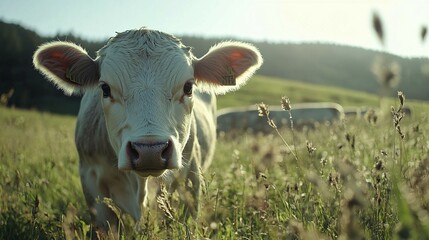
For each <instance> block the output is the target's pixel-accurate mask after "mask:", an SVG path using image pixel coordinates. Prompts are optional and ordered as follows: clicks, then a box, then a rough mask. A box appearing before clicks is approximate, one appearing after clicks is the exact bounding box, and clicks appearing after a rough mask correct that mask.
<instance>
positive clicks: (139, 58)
mask: <svg viewBox="0 0 429 240" xmlns="http://www.w3.org/2000/svg"><path fill="white" fill-rule="evenodd" d="M33 62H34V66H35V67H36V68H37V69H38V70H40V71H41V72H42V73H43V74H44V75H45V76H46V77H47V78H48V79H49V80H50V81H52V82H53V83H54V84H55V85H57V86H58V87H59V88H60V89H62V90H64V92H65V93H67V94H72V93H73V92H84V96H83V98H82V102H81V108H80V111H79V115H78V120H77V126H76V146H77V150H78V152H79V158H80V170H79V172H80V176H81V182H82V187H83V192H84V194H85V198H86V201H87V204H88V206H89V209H90V213H91V216H92V219H93V222H94V224H95V226H97V227H99V228H101V229H107V226H108V222H109V223H110V226H113V227H116V225H117V221H118V219H117V218H116V216H115V214H114V213H113V212H112V211H111V210H110V209H109V208H108V207H107V206H106V205H105V204H103V203H102V202H100V201H96V199H98V198H101V199H102V198H104V197H108V198H111V199H112V200H113V201H114V203H115V204H116V205H118V206H119V207H120V208H121V209H123V210H124V211H125V212H127V213H129V214H131V215H132V217H133V218H134V219H136V220H138V219H139V218H140V214H141V205H142V203H143V204H144V203H145V202H146V201H145V200H146V198H147V191H150V190H151V189H147V179H148V177H149V176H153V177H160V179H161V180H163V181H164V182H165V184H166V185H167V186H169V187H170V188H174V187H172V186H174V185H176V184H177V180H178V179H179V178H177V177H175V176H178V175H180V179H182V181H183V178H184V179H185V180H186V182H188V181H191V182H192V184H189V185H191V186H192V187H189V186H188V184H186V185H187V186H188V187H189V189H187V190H188V191H190V192H191V193H192V194H191V195H192V196H193V201H191V202H193V204H187V205H186V203H185V206H186V207H185V209H187V210H186V211H189V213H190V214H192V215H194V214H196V212H197V210H198V195H199V188H200V169H205V168H206V167H207V166H208V165H209V164H210V162H211V159H212V156H213V152H214V146H215V141H216V130H215V129H216V120H215V109H216V102H215V100H216V99H215V94H223V93H226V92H228V91H233V90H236V89H238V88H239V87H240V86H241V85H243V84H244V83H245V82H246V81H247V80H248V78H249V77H250V76H251V75H252V74H253V73H254V72H255V70H257V69H258V68H259V67H260V65H261V64H262V58H261V55H260V53H259V52H258V50H257V49H256V48H255V47H253V46H251V45H249V44H245V43H238V42H223V43H220V44H218V45H216V46H214V47H212V48H211V49H210V50H209V51H208V53H207V54H206V55H205V56H203V57H202V58H200V59H197V58H196V57H194V56H193V54H192V53H191V49H190V48H189V47H186V46H184V45H183V44H182V43H181V42H180V40H178V39H177V38H175V37H173V36H171V35H168V34H165V33H162V32H159V31H153V30H148V29H145V28H142V29H138V30H129V31H126V32H123V33H119V34H117V35H116V36H115V37H113V38H111V39H110V40H109V41H108V43H107V44H106V46H104V47H103V48H102V49H100V50H99V51H98V53H97V58H96V59H95V60H93V59H91V58H90V57H89V56H88V55H87V53H86V52H85V50H84V49H82V48H81V47H79V46H77V45H75V44H73V43H66V42H52V43H47V44H45V45H42V46H40V47H39V49H38V50H37V51H36V53H35V54H34V61H33ZM97 86H98V87H97ZM173 169H176V171H172V170H173ZM177 173H178V174H177ZM173 174H174V176H173ZM170 190H171V189H170Z"/></svg>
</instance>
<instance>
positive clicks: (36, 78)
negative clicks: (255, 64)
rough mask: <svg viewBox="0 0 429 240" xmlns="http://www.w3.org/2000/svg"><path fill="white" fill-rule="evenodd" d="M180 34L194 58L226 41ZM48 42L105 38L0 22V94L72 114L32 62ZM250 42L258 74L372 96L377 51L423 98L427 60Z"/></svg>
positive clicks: (413, 94) (92, 50)
mask: <svg viewBox="0 0 429 240" xmlns="http://www.w3.org/2000/svg"><path fill="white" fill-rule="evenodd" d="M179 37H180V36H179ZM180 38H181V39H182V41H183V43H184V44H185V45H188V46H191V47H192V48H193V52H194V55H195V56H197V57H201V56H203V55H204V54H205V53H206V52H207V50H208V49H209V48H210V47H211V46H213V45H214V44H216V43H217V42H220V41H222V40H228V39H220V38H219V39H215V38H202V37H194V36H181V37H180ZM53 40H64V41H71V42H75V43H78V44H80V45H81V46H82V47H84V48H85V49H86V50H87V51H88V53H89V54H90V55H91V56H92V57H95V55H96V51H97V50H98V49H100V48H101V47H102V46H103V45H104V44H105V41H102V42H95V41H88V40H85V39H82V38H78V37H75V36H73V35H71V34H66V35H57V36H54V37H43V36H40V35H38V34H37V33H36V32H34V31H31V30H28V29H25V28H23V27H21V26H20V25H17V24H11V23H6V22H3V21H1V20H0V46H2V47H1V48H0V95H1V94H5V93H7V92H9V91H10V90H11V89H13V90H14V92H13V95H12V96H11V97H10V99H9V100H8V105H13V106H16V107H20V108H35V109H39V110H45V111H52V112H57V113H66V114H75V113H77V111H78V108H79V102H80V96H72V97H68V96H64V94H63V93H62V92H61V91H59V90H57V89H56V88H55V87H53V86H52V84H51V83H49V82H48V81H46V80H44V79H43V76H42V75H41V74H39V73H38V72H36V71H35V70H34V68H33V66H32V55H33V53H34V51H35V50H36V48H37V46H39V45H40V44H43V43H45V42H47V41H53ZM253 44H254V45H256V47H258V48H259V50H260V51H261V53H262V55H263V57H264V65H263V66H262V68H261V69H260V70H259V71H258V74H261V75H266V76H273V77H279V78H287V79H292V80H297V81H301V82H306V83H313V84H321V85H330V86H337V87H343V88H348V89H353V90H359V91H365V92H369V93H376V94H377V93H378V92H379V91H380V86H379V83H378V82H377V81H376V77H375V75H374V73H373V72H372V65H373V63H374V61H375V59H376V57H377V56H380V55H382V56H383V57H384V58H385V59H386V60H387V61H388V62H396V63H397V64H398V65H399V66H400V69H401V70H400V74H401V76H400V82H399V84H398V85H397V87H396V88H397V89H400V90H402V91H403V92H404V93H405V94H406V96H407V98H411V99H420V100H429V94H428V93H427V91H428V89H427V86H429V75H425V74H424V73H423V72H424V71H422V69H425V68H428V67H429V60H428V59H427V58H402V57H399V56H395V55H391V54H386V53H380V52H376V51H372V50H366V49H362V48H356V47H348V46H339V45H331V44H319V43H302V44H290V43H269V42H253ZM394 92H395V89H391V94H393V93H394ZM285 95H287V93H285Z"/></svg>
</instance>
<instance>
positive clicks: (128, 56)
mask: <svg viewBox="0 0 429 240" xmlns="http://www.w3.org/2000/svg"><path fill="white" fill-rule="evenodd" d="M98 56H99V61H100V65H101V75H102V76H101V77H102V78H103V75H104V77H106V75H108V76H110V77H117V78H118V77H119V78H124V79H141V78H142V77H143V78H145V79H148V80H149V81H150V80H154V81H157V80H158V81H159V79H156V78H161V79H165V78H168V80H169V81H180V78H183V77H186V75H192V71H191V70H192V60H193V58H194V57H193V55H192V53H191V51H190V48H189V47H186V46H185V45H183V44H182V43H181V42H180V40H178V39H177V38H175V37H173V36H171V35H168V34H165V33H162V32H159V31H153V30H147V29H139V30H130V31H126V32H123V33H119V34H118V35H117V36H115V37H113V38H111V39H110V40H109V42H108V43H107V44H106V46H104V47H103V48H102V49H100V51H99V52H98ZM112 75H113V76H112ZM115 75H116V76H115ZM139 75H143V76H139ZM188 77H189V76H188ZM176 78H179V79H176Z"/></svg>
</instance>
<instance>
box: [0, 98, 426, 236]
mask: <svg viewBox="0 0 429 240" xmlns="http://www.w3.org/2000/svg"><path fill="white" fill-rule="evenodd" d="M392 103H393V102H392ZM393 105H394V108H395V111H396V110H398V109H399V106H400V102H399V100H396V103H394V104H393ZM414 106H415V107H414ZM292 108H293V102H292ZM411 109H412V110H414V109H426V110H428V109H429V107H428V105H427V104H426V105H425V104H420V105H414V104H411ZM375 114H376V113H375ZM292 117H293V116H292ZM427 118H428V111H420V112H418V111H414V112H413V116H405V117H403V118H402V119H401V120H400V121H399V122H398V123H395V122H394V120H393V118H392V115H391V114H386V115H381V116H377V118H376V119H377V120H376V121H374V115H373V116H367V117H364V118H352V119H345V120H344V121H341V122H336V123H321V124H317V125H316V126H315V127H314V128H304V129H302V130H300V131H297V130H292V129H290V128H286V129H278V130H279V134H280V135H281V136H282V138H283V140H282V139H281V138H280V137H279V135H278V134H277V133H276V131H274V130H273V134H272V135H258V134H256V135H254V134H251V133H236V134H234V133H228V134H220V136H219V138H218V143H217V151H216V155H215V159H214V161H213V164H212V166H211V167H210V168H209V169H208V171H206V172H205V173H203V186H202V196H201V199H200V202H201V207H200V216H199V218H198V219H197V220H193V219H189V220H188V221H184V220H183V218H182V217H181V212H182V210H181V207H182V206H181V205H180V204H179V202H180V196H178V194H177V193H173V194H167V193H166V194H164V195H161V196H160V198H158V199H156V198H151V199H150V208H148V209H147V210H145V211H144V213H143V216H142V219H141V221H140V222H139V223H138V224H137V225H136V226H135V225H134V223H133V222H132V221H131V220H130V218H129V216H127V215H124V214H121V213H119V211H118V214H119V215H120V218H121V221H122V223H123V224H124V226H125V229H124V232H123V234H124V235H122V236H121V235H118V234H111V235H109V236H106V238H123V239H130V238H132V237H133V238H135V239H204V238H207V239H404V238H414V239H427V238H429V218H428V216H429V215H428V210H429V194H428V191H427V186H428V184H429V177H428V176H429V175H428V173H429V136H428V134H429V123H428V119H427ZM74 124H75V119H74V118H73V117H63V116H57V115H51V114H47V113H39V112H34V111H22V110H14V109H5V108H0V129H2V130H1V135H0V136H1V137H0V159H1V162H2V164H1V165H0V177H1V179H2V181H1V182H0V186H1V187H0V239H64V238H68V239H88V238H89V237H90V234H91V229H90V226H89V224H88V223H89V216H88V214H87V211H86V205H85V202H84V199H83V193H82V191H81V186H80V181H79V177H78V170H77V168H78V166H77V165H78V158H77V154H76V150H75V147H74V143H73V132H74V130H73V129H74ZM398 125H399V126H400V130H401V133H402V135H403V137H402V136H401V134H399V132H398V129H397V126H398ZM284 141H286V142H287V143H288V144H289V145H290V148H288V147H287V146H285V144H284ZM294 155H295V156H294ZM112 207H114V204H113V203H112Z"/></svg>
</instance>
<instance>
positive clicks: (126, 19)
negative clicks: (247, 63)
mask: <svg viewBox="0 0 429 240" xmlns="http://www.w3.org/2000/svg"><path fill="white" fill-rule="evenodd" d="M374 12H377V13H378V14H379V16H380V17H381V19H382V21H383V24H384V32H385V39H386V46H385V48H384V50H386V51H387V52H391V53H394V54H398V55H401V56H412V57H416V56H424V57H427V56H429V44H428V43H427V41H426V42H424V43H422V41H421V39H420V30H421V27H422V26H423V25H426V26H427V25H429V24H428V23H429V15H428V14H427V13H428V12H429V2H427V1H419V0H411V1H391V0H380V1H369V0H368V1H364V0H363V1H351V0H342V1H340V0H332V1H317V0H301V1H297V0H295V1H288V0H286V1H280V0H247V1H242V0H217V1H198V0H188V1H168V0H160V1H132V0H127V1H121V2H118V1H114V0H107V1H101V0H95V1H83V0H76V1H58V0H38V1H27V0H13V1H12V0H4V1H1V2H0V19H1V20H3V21H6V22H11V23H18V24H21V25H23V26H24V27H26V28H29V29H31V30H34V31H36V32H37V33H39V34H41V35H43V36H53V35H55V34H57V33H62V34H67V33H72V34H75V35H77V36H79V37H82V38H85V39H89V40H104V39H107V38H108V37H110V36H113V35H114V34H115V32H120V31H124V30H127V29H132V28H139V27H142V26H147V27H149V28H152V29H158V30H161V31H165V32H168V33H172V34H175V35H193V36H205V37H222V38H226V39H229V38H238V39H244V40H257V41H269V42H294V43H296V42H298V43H299V42H326V43H335V44H342V45H351V46H358V47H363V48H369V49H375V50H383V47H382V46H381V44H380V42H379V41H378V39H377V37H376V36H375V34H374V31H373V29H372V23H371V19H372V15H373V13H374Z"/></svg>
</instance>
